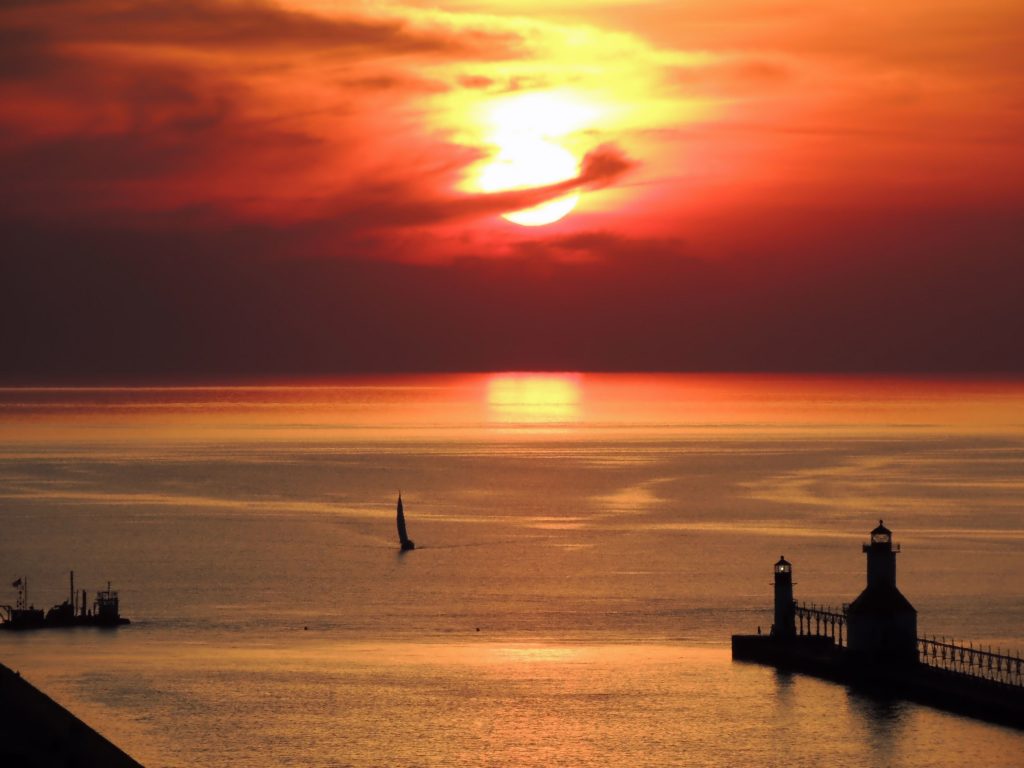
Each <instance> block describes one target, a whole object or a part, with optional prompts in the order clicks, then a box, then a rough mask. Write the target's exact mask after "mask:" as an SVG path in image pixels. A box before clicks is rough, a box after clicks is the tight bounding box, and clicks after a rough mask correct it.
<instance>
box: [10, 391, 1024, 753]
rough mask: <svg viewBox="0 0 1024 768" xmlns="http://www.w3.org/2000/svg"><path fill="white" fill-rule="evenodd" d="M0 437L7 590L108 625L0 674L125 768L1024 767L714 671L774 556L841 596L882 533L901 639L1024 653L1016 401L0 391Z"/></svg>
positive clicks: (910, 396)
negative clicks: (912, 633) (408, 540)
mask: <svg viewBox="0 0 1024 768" xmlns="http://www.w3.org/2000/svg"><path fill="white" fill-rule="evenodd" d="M0 446H2V447H0V523H2V531H3V536H2V537H0V576H2V577H3V578H7V579H8V582H7V583H8V584H9V583H10V582H11V581H13V580H14V579H15V578H17V577H18V576H22V575H27V576H28V577H29V581H30V599H31V600H32V602H34V603H35V604H36V605H40V606H49V605H51V604H54V603H57V602H59V601H60V600H61V599H63V598H64V596H65V594H66V592H67V570H68V569H69V568H71V567H74V568H75V571H76V583H77V586H78V587H79V588H86V589H88V590H89V591H90V592H94V591H95V590H96V589H97V588H100V587H102V586H105V582H106V580H108V579H109V580H111V581H112V582H113V584H114V587H115V588H119V589H120V593H121V601H122V609H123V612H124V613H125V614H126V615H129V616H130V617H131V618H132V619H133V623H132V625H131V626H130V627H126V628H122V629H119V630H116V631H101V630H95V629H79V630H73V631H64V632H38V633H33V634H16V635H12V634H4V635H0V660H2V661H3V662H4V663H6V664H7V665H8V666H11V667H12V668H15V669H19V670H20V671H21V672H22V674H24V675H25V676H26V677H27V678H28V679H29V680H30V681H32V682H34V683H36V684H37V685H39V686H40V687H42V688H43V689H44V690H46V691H47V692H48V693H50V694H51V695H52V696H53V697H54V698H56V699H57V700H58V701H60V702H61V703H63V704H65V705H66V706H68V707H69V708H71V709H72V710H73V711H75V712H76V713H77V714H79V715H80V716H82V717H83V718H84V719H86V720H87V721H88V722H89V723H90V724H92V725H94V726H95V727H96V728H97V729H98V730H100V731H101V732H102V733H104V734H105V735H107V736H109V737H110V738H111V739H112V740H114V741H115V742H116V743H118V744H119V745H121V746H122V747H123V748H125V749H126V750H127V751H129V752H130V753H131V754H132V755H133V756H135V757H137V758H138V759H139V760H141V761H142V762H143V763H144V764H145V765H147V766H150V768H154V767H157V768H159V767H160V766H192V765H217V766H281V765H296V766H378V765H379V766H481V765H488V766H489V765H493V766H499V765H500V766H505V765H521V766H557V765H572V766H598V765H600V766H608V765H614V766H647V765H650V766H656V765H657V766H665V765H670V766H690V765H692V766H719V765H720V766H733V765H752V764H762V765H778V764H782V763H789V764H792V765H796V766H802V765H806V766H812V765H822V764H826V763H827V764H833V765H850V766H860V765H863V766H879V765H892V766H960V765H964V764H977V765H1024V734H1022V733H1020V732H1017V731H1012V730H1009V729H1005V728H1000V727H998V726H993V725H988V724H984V723H978V722H974V721H971V720H968V719H964V718H960V717H957V716H954V715H949V714H945V713H941V712H936V711H933V710H930V709H927V708H924V707H919V706H916V705H912V704H908V703H903V702H888V703H886V702H878V701H876V700H873V699H869V698H864V697H862V696H859V695H857V694H853V693H850V692H848V691H847V690H846V689H845V688H843V687H841V686H835V685H831V684H828V683H824V682H821V681H817V680H812V679H809V678H805V677H800V676H787V675H781V674H779V673H776V672H775V671H774V670H771V669H766V668H761V667H757V666H752V665H746V664H734V663H732V662H731V661H730V659H729V650H728V638H729V635H730V634H731V633H733V632H749V631H754V630H755V629H756V627H757V626H758V625H761V626H763V627H765V628H767V626H768V624H770V621H771V615H770V604H771V588H770V581H771V565H772V563H773V562H774V561H775V559H777V558H778V556H779V555H780V554H785V556H786V557H787V559H790V560H791V561H792V562H793V563H794V572H795V577H796V579H795V580H796V582H797V586H796V593H797V597H798V598H799V599H802V600H807V601H814V602H818V603H831V604H833V605H839V604H841V603H842V602H849V601H850V600H851V599H852V598H853V597H855V596H856V595H857V593H858V592H859V590H860V589H861V588H862V587H863V583H864V560H863V555H862V554H861V552H860V544H861V542H862V541H864V540H865V537H866V535H867V532H868V531H869V530H870V529H871V528H872V527H874V525H875V524H876V523H877V520H878V518H885V520H886V524H887V525H888V526H889V527H890V528H892V529H893V531H894V535H895V539H896V541H897V542H898V543H900V544H902V546H903V553H902V554H901V555H900V556H899V559H898V580H899V583H900V587H901V589H902V591H903V592H904V594H906V595H907V596H908V598H909V599H910V600H911V601H912V602H913V603H914V605H915V607H916V608H917V609H918V611H919V622H918V624H919V628H920V629H921V631H922V632H924V633H928V634H936V635H946V636H955V637H957V638H961V639H964V640H972V641H975V642H976V643H977V642H980V643H983V644H985V645H989V644H991V645H992V646H993V647H994V648H995V647H1002V648H1013V649H1018V650H1024V578H1022V576H1024V558H1022V556H1021V555H1022V552H1024V521H1022V520H1021V515H1020V511H1021V509H1022V507H1024V474H1022V472H1021V469H1022V467H1024V463H1022V459H1024V382H1020V381H981V380H935V379H911V380H899V379H871V378H866V379H865V378H824V379H822V378H797V377H739V376H736V377H721V376H718V377H715V376H590V375H588V376H578V375H564V376H552V375H547V376H540V375H537V376H527V375H519V376H511V375H492V376H449V377H412V378H410V377H406V378H392V379H380V380H373V379H359V380H347V381H343V382H327V383H322V384H320V385H311V386H301V387H298V386H261V387H248V388H238V387H208V388H167V389H92V390H81V389H77V390H69V389H51V390H39V389H36V390H25V389H10V390H2V391H0ZM399 488H400V489H401V491H402V494H403V498H404V500H405V504H406V513H407V517H408V521H409V532H410V535H411V537H412V538H413V539H414V540H415V541H416V542H417V549H416V551H414V552H412V553H408V554H406V555H401V554H399V553H398V551H397V541H396V535H395V530H394V501H395V497H396V495H397V492H398V490H399ZM13 593H14V590H9V594H8V597H9V600H10V601H12V602H13V597H14V594H13ZM4 602H7V600H4Z"/></svg>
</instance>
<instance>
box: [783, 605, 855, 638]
mask: <svg viewBox="0 0 1024 768" xmlns="http://www.w3.org/2000/svg"><path fill="white" fill-rule="evenodd" d="M793 609H794V611H795V613H796V631H797V634H798V635H802V636H815V637H828V638H831V639H832V642H833V643H835V644H836V645H838V646H840V647H843V646H845V645H846V638H845V637H844V632H845V630H846V606H843V609H842V610H836V609H835V608H832V607H831V606H824V605H815V604H814V603H811V604H810V605H807V604H803V605H801V604H800V603H795V604H794V606H793Z"/></svg>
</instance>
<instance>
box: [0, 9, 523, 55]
mask: <svg viewBox="0 0 1024 768" xmlns="http://www.w3.org/2000/svg"><path fill="white" fill-rule="evenodd" d="M56 6H59V7H56ZM0 22H4V23H6V25H11V26H15V27H20V28H23V29H32V28H36V29H44V30H46V31H47V37H48V40H49V41H50V42H55V43H81V42H89V43H123V44H128V45H133V46H143V45H169V46H173V47H177V48H217V49H230V50H236V51H237V50H242V49H250V50H252V51H254V52H257V53H261V54H263V53H267V52H268V51H270V52H272V51H274V50H276V49H280V48H288V49H296V50H302V51H305V52H313V51H325V52H330V53H331V54H333V55H338V54H340V53H343V52H344V51H345V50H346V49H359V50H361V51H363V52H364V53H372V54H373V55H375V56H382V55H388V54H412V53H419V54H423V53H433V54H439V55H445V56H458V57H459V58H473V57H482V58H487V59H496V58H501V57H502V56H515V55H517V54H518V53H521V52H522V51H521V47H520V41H519V39H518V38H516V37H514V36H510V35H508V34H505V33H494V32H490V31H488V30H481V29H465V30H455V29H450V28H445V27H441V26H434V27H432V28H420V27H414V26H412V25H410V24H407V23H405V22H404V21H401V20H394V19H384V18H378V19H375V18H369V17H360V16H354V15H350V16H347V17H345V16H337V15H320V14H314V13H309V12H304V11H298V10H290V9H285V8H282V7H279V6H276V5H271V4H270V3H265V2H252V1H250V2H224V1H223V0H152V1H150V2H145V3H139V2H134V1H132V0H63V1H62V2H51V3H47V4H44V5H41V6H36V5H34V4H32V3H24V4H18V5H15V6H7V7H6V8H3V9H0Z"/></svg>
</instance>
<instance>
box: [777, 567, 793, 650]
mask: <svg viewBox="0 0 1024 768" xmlns="http://www.w3.org/2000/svg"><path fill="white" fill-rule="evenodd" d="M772 636H773V637H778V638H784V639H789V638H793V637H796V608H795V604H794V602H793V564H792V563H790V562H789V561H788V560H787V559H786V558H785V557H780V558H779V562H777V563H776V564H775V623H774V624H773V625H772Z"/></svg>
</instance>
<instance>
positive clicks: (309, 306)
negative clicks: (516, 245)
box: [0, 214, 1024, 381]
mask: <svg viewBox="0 0 1024 768" xmlns="http://www.w3.org/2000/svg"><path fill="white" fill-rule="evenodd" d="M164 225H165V226H164V228H163V229H162V230H160V231H149V230H137V231H130V230H126V229H124V228H117V229H113V228H111V229H97V228H91V229H90V228H86V229H83V228H81V227H67V228H63V229H61V230H53V229H48V228H39V227H29V226H25V225H23V224H22V225H18V226H14V222H12V221H11V220H10V219H5V220H4V221H3V225H2V229H3V230H4V232H5V233H7V237H6V239H5V244H6V248H5V249H4V251H3V253H2V254H0V275H2V276H3V279H2V280H0V355H2V357H3V360H4V361H5V365H4V377H5V378H6V380H7V381H31V380H36V381H39V380H47V381H55V380H64V381H89V380H91V381H101V380H105V381H116V380H119V379H122V378H134V379H139V378H143V379H145V378H149V379H177V380H181V379H192V380H195V379H203V378H210V377H221V378H223V377H234V378H237V377H246V376H260V375H277V376H281V375H290V376H306V375H323V374H331V373H351V372H366V371H406V370H422V371H439V370H493V369H529V370H537V369H580V370H764V371H792V370H801V371H805V370H806V371H811V370H815V371H902V372H932V371H945V372H971V371H974V372H984V371H1002V372H1007V371H1011V372H1024V357H1022V356H1021V354H1020V352H1019V338H1018V335H1019V328H1021V327H1024V262H1022V261H1021V260H1020V259H1019V258H1018V257H1017V255H1016V252H1015V250H1014V244H1015V243H1016V242H1018V241H1019V235H1020V225H1019V222H1017V221H1016V220H1015V219H1014V217H1012V216H1011V215H1009V214H1008V215H1006V216H1003V217H1001V216H994V215H989V216H988V217H987V218H984V219H975V220H972V219H970V218H966V219H965V218H960V219H959V220H955V217H951V216H947V217H946V218H945V221H943V222H941V223H939V224H936V223H935V222H934V221H931V220H930V218H929V217H922V218H921V219H920V220H917V221H905V222H902V224H901V225H900V226H901V229H902V231H901V232H900V235H901V239H900V240H899V241H897V240H894V239H892V236H891V235H890V238H889V239H888V241H887V242H888V244H887V245H880V241H879V239H878V237H877V235H873V234H871V233H870V232H869V231H868V230H869V229H870V228H866V229H865V231H863V232H861V234H860V235H859V236H858V235H857V234H856V233H854V234H852V235H851V236H850V237H849V238H847V239H846V241H845V242H835V243H830V242H828V241H827V240H822V241H820V242H819V243H818V244H817V248H816V249H814V250H813V252H812V253H808V252H807V251H805V252H803V253H801V254H799V255H787V254H784V253H778V252H772V251H771V250H770V249H769V248H767V247H766V249H765V250H763V251H762V252H761V253H759V254H756V256H757V257H756V258H753V257H751V255H749V254H745V255H742V256H739V257H737V258H731V259H723V260H707V259H699V258H695V257H694V256H692V255H688V251H687V249H686V248H685V247H684V246H682V245H681V244H680V243H679V242H677V241H674V240H643V239H639V240H638V239H630V238H625V237H622V236H619V235H616V234H613V233H608V232H585V233H578V234H575V235H572V236H569V237H564V238H559V239H557V240H556V241H555V243H554V245H553V246H552V247H553V248H554V249H555V250H558V249H563V250H573V249H575V250H585V251H587V252H588V253H590V254H593V255H594V256H595V258H591V259H587V260H582V261H578V260H577V261H574V260H560V259H558V258H551V257H552V251H551V250H549V249H548V248H547V247H546V246H545V243H544V242H542V241H539V240H534V241H532V247H524V248H523V249H522V252H521V255H519V256H515V257H512V258H507V259H493V258H464V259H461V260H458V261H457V262H454V263H451V264H447V265H441V264H433V265H424V264H403V263H398V262H391V261H381V260H377V259H372V258H359V257H358V253H359V248H358V244H357V243H355V242H349V243H347V244H339V246H338V247H339V249H340V250H342V251H347V252H348V253H349V256H348V257H337V256H336V257H333V258H314V257H311V256H309V255H308V249H307V243H308V242H309V240H310V239H311V238H316V237H319V233H311V232H304V231H303V230H302V229H300V228H295V227H293V228H290V229H287V230H285V229H274V228H270V227H249V228H246V229H239V228H231V229H224V228H222V229H210V230H207V231H205V232H200V231H199V230H198V229H197V227H196V226H195V225H194V222H193V224H192V226H185V227H177V226H174V225H173V222H172V221H166V222H164ZM738 225H742V224H741V223H738ZM893 225H894V226H896V223H895V222H894V223H893ZM852 228H853V223H852V222H851V230H852ZM922 229H930V230H931V231H932V235H931V236H930V237H928V238H925V239H924V240H919V239H915V238H914V235H915V234H917V233H919V232H920V231H922ZM904 236H905V238H904ZM883 241H885V239H884V238H883ZM971 243H973V244H974V246H975V248H973V249H971V248H969V247H965V246H968V245H969V244H971ZM851 254H853V255H852V256H851ZM482 255H483V254H482ZM524 309H525V310H528V311H524Z"/></svg>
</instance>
